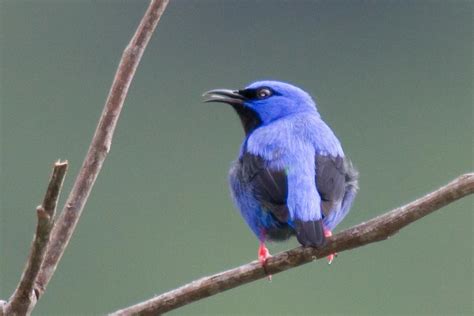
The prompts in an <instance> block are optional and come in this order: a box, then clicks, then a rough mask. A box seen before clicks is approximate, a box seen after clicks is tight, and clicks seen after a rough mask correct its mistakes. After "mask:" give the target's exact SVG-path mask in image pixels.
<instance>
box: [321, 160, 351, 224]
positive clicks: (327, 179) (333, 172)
mask: <svg viewBox="0 0 474 316" xmlns="http://www.w3.org/2000/svg"><path fill="white" fill-rule="evenodd" d="M315 161H316V187H317V188H318V192H319V195H320V196H321V208H322V212H323V214H324V216H328V215H329V212H330V211H331V210H333V209H334V207H335V206H337V204H338V203H340V202H341V201H342V199H343V197H344V193H345V188H346V179H345V173H346V172H345V168H344V167H345V162H344V158H342V157H339V156H338V157H334V156H322V155H316V159H315Z"/></svg>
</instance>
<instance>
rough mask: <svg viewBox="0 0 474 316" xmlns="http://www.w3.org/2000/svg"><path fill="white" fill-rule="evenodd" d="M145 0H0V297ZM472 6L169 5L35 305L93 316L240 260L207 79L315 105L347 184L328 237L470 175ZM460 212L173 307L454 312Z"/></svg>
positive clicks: (243, 230)
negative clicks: (256, 86) (351, 200)
mask: <svg viewBox="0 0 474 316" xmlns="http://www.w3.org/2000/svg"><path fill="white" fill-rule="evenodd" d="M146 6H147V1H85V0H84V1H70V2H66V1H13V0H8V1H6V0H4V1H1V7H0V12H1V15H0V21H1V32H0V35H1V43H0V47H1V137H0V139H1V178H0V185H1V187H0V188H1V190H0V192H1V209H0V216H1V221H0V225H1V226H0V229H1V234H0V238H1V240H0V297H1V298H4V299H5V298H7V297H8V295H9V294H10V293H11V292H12V290H13V289H14V287H15V285H16V282H17V281H18V278H19V276H20V274H21V271H22V268H23V263H24V261H25V258H26V256H27V253H28V249H29V246H30V242H31V238H32V233H33V231H34V227H35V215H34V209H35V206H36V205H37V204H38V203H39V202H40V201H41V198H42V196H43V193H44V190H45V187H46V184H47V179H48V175H49V173H50V170H51V165H52V162H53V161H54V160H55V159H57V158H62V159H68V160H69V161H70V164H71V167H70V172H69V174H68V177H67V181H66V184H65V192H68V191H69V189H70V188H71V184H72V181H73V179H74V177H75V175H76V172H77V170H78V168H79V166H80V164H81V162H82V159H83V156H84V154H85V152H86V150H87V147H88V145H89V142H90V139H91V137H92V134H93V130H94V127H95V124H96V122H97V119H98V117H99V115H100V112H101V110H102V106H103V103H104V100H105V98H106V95H107V92H108V89H109V86H110V83H111V81H112V78H113V75H114V72H115V69H116V66H117V63H118V60H119V58H120V56H121V53H122V50H123V48H124V47H125V46H126V44H127V43H128V41H129V39H130V37H131V36H132V34H133V32H134V31H135V28H136V26H137V24H138V21H139V19H140V18H141V16H142V14H143V12H144V10H145V8H146ZM472 9H473V7H472V3H471V2H468V1H444V2H443V1H404V2H402V1H336V2H330V1H292V2H290V1H210V0H206V1H184V0H182V1H172V3H171V4H170V5H169V7H168V9H167V11H166V12H165V15H164V16H163V18H162V20H161V22H160V24H159V26H158V29H157V31H156V33H155V35H154V36H153V38H152V41H151V43H150V45H149V47H148V49H147V51H146V53H145V55H144V58H143V60H142V63H141V65H140V67H139V69H138V72H137V74H136V78H135V80H134V82H133V84H132V86H131V89H130V93H129V96H128V98H127V101H126V105H125V108H124V111H123V113H122V114H123V116H122V117H121V119H120V122H119V125H118V128H117V132H116V135H115V139H114V143H113V146H112V151H111V153H110V155H109V158H108V160H107V161H106V163H105V166H104V169H103V171H102V173H101V174H100V176H99V179H98V181H97V183H96V186H95V188H94V190H93V193H92V195H91V197H90V199H89V202H88V204H87V206H86V209H85V212H84V214H83V216H82V218H81V221H80V223H79V226H78V228H77V230H76V233H75V234H74V236H73V239H72V241H71V243H70V246H69V248H68V249H67V251H66V254H65V256H64V258H63V260H62V262H61V264H60V266H59V269H58V270H57V272H56V274H55V276H54V279H53V280H52V282H51V283H50V286H49V288H48V290H47V292H46V295H45V296H44V297H43V298H42V300H41V302H40V303H39V305H38V307H37V309H36V314H37V315H61V314H101V313H102V314H103V313H106V312H108V311H113V310H115V309H118V308H121V307H124V306H127V305H130V304H132V303H136V302H138V301H141V300H143V299H146V298H149V297H151V296H152V295H155V294H158V293H162V292H164V291H166V290H169V289H172V288H175V287H176V286H179V285H182V284H184V283H187V282H189V281H191V280H193V279H196V278H198V277H201V276H204V275H208V274H211V273H214V272H218V271H221V270H225V269H228V268H231V267H235V266H237V265H240V264H243V263H246V262H248V261H250V260H254V259H256V255H257V241H256V239H255V238H254V236H253V235H252V234H251V232H250V231H249V230H248V229H247V227H246V225H245V224H244V222H243V220H242V219H241V218H240V216H239V215H238V213H237V212H236V211H235V210H234V208H233V206H232V203H231V200H230V197H229V193H228V189H227V178H226V176H227V170H228V167H229V165H230V161H231V160H233V159H234V158H235V156H236V155H237V152H238V147H239V144H240V141H241V138H242V130H241V127H240V123H239V121H238V119H237V117H236V115H235V114H234V113H233V112H232V110H231V109H230V108H229V107H228V106H225V105H223V104H201V93H202V92H203V91H206V90H209V89H211V88H239V87H243V86H245V85H246V84H248V83H249V82H251V81H254V80H258V79H267V78H270V79H279V80H284V81H289V82H292V83H295V84H297V85H299V86H301V87H302V88H304V89H306V90H307V91H308V92H309V93H311V94H312V95H313V96H315V98H316V99H317V102H318V104H319V109H320V112H321V113H322V115H323V117H324V119H325V120H326V121H327V122H328V123H329V124H330V125H331V126H332V128H333V129H334V130H335V131H336V134H337V135H338V137H339V138H340V139H341V141H342V143H343V145H344V148H345V151H346V152H347V153H348V154H349V155H350V157H351V158H352V160H353V161H354V163H355V164H356V166H357V167H358V169H359V170H360V174H361V178H360V187H361V189H360V194H359V196H358V198H357V200H356V203H355V205H354V207H353V212H352V213H350V215H349V216H348V218H347V219H346V220H345V221H344V222H343V223H342V224H341V225H340V226H339V227H338V229H337V230H338V231H340V230H341V229H344V228H347V227H349V226H351V225H354V224H357V223H359V222H361V221H364V220H367V219H369V218H371V217H373V216H376V215H378V214H380V213H383V212H384V211H386V210H389V209H391V208H393V207H396V206H398V205H401V204H403V203H406V202H408V201H411V200H413V199H415V198H417V197H419V196H421V195H422V194H424V193H426V192H428V191H431V190H433V189H435V188H437V187H438V186H440V185H442V184H444V183H446V182H448V181H450V180H451V179H452V178H454V177H456V176H457V175H459V174H461V173H463V172H467V171H469V170H472V169H473V152H472V145H473V139H472V135H473V123H472V120H473V113H472V110H473V108H472V89H473V85H472V78H473V77H472V70H473V68H472V38H473V31H472V30H473V29H472V13H473V10H472ZM64 198H65V197H64V196H63V197H62V200H64ZM472 201H473V200H472V198H467V199H465V200H463V201H460V202H457V203H455V204H453V205H450V206H448V207H446V208H445V209H443V210H441V211H439V212H437V213H435V214H433V215H431V216H429V217H427V218H426V219H423V220H421V221H419V222H417V223H415V224H413V225H411V226H409V227H408V228H407V229H404V230H403V231H401V232H400V234H399V235H396V236H395V237H394V238H391V239H390V240H388V241H385V242H381V243H377V244H373V245H369V246H366V247H363V248H360V249H356V250H354V251H350V252H344V253H341V254H340V256H339V257H338V258H337V259H336V261H335V262H334V264H333V265H331V266H328V265H327V264H326V262H325V261H318V262H315V263H313V264H308V265H305V266H303V267H300V268H297V269H293V270H291V271H288V272H285V273H282V274H280V275H275V276H274V279H273V281H272V282H271V283H269V282H267V281H266V280H262V281H258V282H254V283H252V284H249V285H246V286H242V287H239V288H237V289H234V290H231V291H228V292H226V293H223V294H220V295H217V296H214V297H212V298H210V299H207V300H203V301H201V302H198V303H196V304H192V305H189V306H187V307H184V308H182V309H179V310H177V311H175V312H174V313H171V314H172V315H195V314H215V315H223V314H245V315H264V314H273V315H275V314H281V315H296V314H300V315H310V314H316V313H321V314H349V313H350V314H353V313H354V314H417V315H418V314H440V315H447V314H453V315H460V314H469V313H472V309H473V306H472V297H473V285H472V284H473V282H472V271H473V265H472V259H473V253H472V236H473V221H472ZM296 245H297V242H296V241H295V240H291V241H289V242H286V243H282V244H271V245H270V250H271V251H272V252H273V253H276V252H278V251H281V250H284V249H289V248H291V247H294V246H296Z"/></svg>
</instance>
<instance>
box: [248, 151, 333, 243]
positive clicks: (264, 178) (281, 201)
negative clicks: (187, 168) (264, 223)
mask: <svg viewBox="0 0 474 316" xmlns="http://www.w3.org/2000/svg"><path fill="white" fill-rule="evenodd" d="M240 159H241V162H242V165H243V167H244V168H245V172H244V173H245V174H246V175H247V176H248V179H247V181H248V182H250V183H252V188H253V193H254V195H255V197H256V198H257V200H258V201H259V202H260V204H261V205H262V206H263V208H264V209H265V210H266V211H268V212H270V213H271V214H272V215H273V217H274V218H275V219H276V220H278V221H279V222H281V223H285V224H290V223H291V224H290V225H291V226H293V228H294V230H295V232H296V237H297V238H298V241H299V242H300V243H301V244H302V245H311V246H321V245H322V244H323V243H324V232H323V225H322V220H321V218H320V217H319V218H314V219H310V220H308V219H306V220H302V218H303V214H301V213H300V212H299V211H298V210H296V211H295V214H294V216H293V217H294V218H290V217H291V216H290V211H289V208H288V205H287V199H288V176H287V173H286V171H284V170H274V169H271V168H269V167H268V164H267V163H266V161H265V159H263V158H262V157H260V156H258V155H254V154H251V153H248V152H247V153H244V154H243V155H242V157H241V158H240ZM316 194H317V193H316ZM306 211H307V210H305V212H306ZM317 211H318V212H319V209H318V210H317ZM305 217H307V216H305ZM290 219H291V220H292V221H290Z"/></svg>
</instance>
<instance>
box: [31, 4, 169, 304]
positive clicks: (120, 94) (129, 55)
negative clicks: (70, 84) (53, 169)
mask: <svg viewBox="0 0 474 316" xmlns="http://www.w3.org/2000/svg"><path fill="white" fill-rule="evenodd" d="M167 4H168V0H152V1H151V3H150V5H149V7H148V9H147V11H146V12H145V15H144V16H143V18H142V20H141V22H140V25H139V26H138V28H137V30H136V32H135V35H134V36H133V37H132V39H131V41H130V43H129V44H128V46H127V47H126V48H125V50H124V52H123V55H122V58H121V60H120V64H119V66H118V69H117V73H116V74H115V78H114V81H113V83H112V87H111V88H110V92H109V95H108V97H107V101H106V103H105V107H104V110H103V112H102V115H101V117H100V120H99V123H98V126H97V129H96V131H95V134H94V137H93V138H92V142H91V145H90V147H89V151H88V152H87V154H86V157H85V159H84V162H83V164H82V167H81V170H80V171H79V174H78V176H77V178H76V180H75V182H74V186H73V188H72V190H71V192H70V193H69V196H68V199H67V201H66V204H65V206H64V208H63V210H62V212H61V214H60V216H59V218H58V220H57V222H56V224H55V226H54V229H53V231H52V234H51V241H50V243H49V245H48V249H47V252H46V257H45V260H44V262H43V265H42V266H41V270H40V273H39V275H38V278H37V282H36V283H37V291H38V293H37V295H38V298H39V297H40V296H41V295H42V294H43V293H44V291H45V289H46V286H47V285H48V283H49V281H50V279H51V277H52V276H53V274H54V271H55V270H56V267H57V265H58V263H59V260H60V259H61V257H62V255H63V253H64V251H65V249H66V247H67V245H68V242H69V240H70V239H71V236H72V233H73V232H74V229H75V227H76V224H77V222H78V221H79V217H80V216H81V213H82V210H83V209H84V205H85V204H86V201H87V199H88V197H89V194H90V192H91V190H92V187H93V185H94V182H95V180H96V178H97V176H98V174H99V172H100V170H101V168H102V165H103V163H104V160H105V158H106V156H107V154H108V153H109V151H110V146H111V144H112V137H113V134H114V130H115V127H116V125H117V121H118V118H119V115H120V112H121V110H122V106H123V104H124V101H125V97H126V96H127V93H128V89H129V87H130V83H131V81H132V79H133V76H134V74H135V71H136V69H137V67H138V64H139V62H140V59H141V57H142V55H143V52H144V50H145V47H146V46H147V44H148V42H149V40H150V38H151V35H152V33H153V31H154V30H155V28H156V25H157V24H158V21H159V20H160V17H161V15H162V14H163V11H164V10H165V8H166V5H167Z"/></svg>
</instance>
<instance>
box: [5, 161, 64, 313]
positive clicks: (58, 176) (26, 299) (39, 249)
mask: <svg viewBox="0 0 474 316" xmlns="http://www.w3.org/2000/svg"><path fill="white" fill-rule="evenodd" d="M67 167H68V163H67V161H64V162H61V161H58V162H56V163H55V164H54V168H53V173H52V174H51V178H50V179H49V185H48V189H47V190H46V194H45V196H44V199H43V203H42V204H41V205H39V206H38V207H37V208H36V215H37V216H38V222H37V224H36V234H35V236H34V239H33V243H32V244H31V250H30V255H29V257H28V260H27V262H26V265H25V269H24V271H23V274H22V276H21V280H20V282H19V283H18V287H17V288H16V290H15V292H14V293H13V295H12V296H11V297H10V300H9V302H8V303H7V304H6V305H5V306H4V311H3V312H4V313H5V314H6V315H25V314H29V313H30V311H31V309H32V308H33V307H34V306H35V304H36V301H37V299H38V295H37V293H36V291H34V285H35V280H36V277H37V276H38V273H39V271H40V267H41V264H42V262H43V260H44V256H45V253H46V247H47V245H48V242H49V237H50V234H51V229H52V228H53V225H54V214H55V212H56V205H57V203H58V198H59V194H60V192H61V187H62V185H63V182H64V177H65V176H66V171H67Z"/></svg>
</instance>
